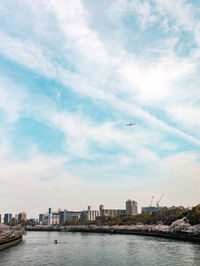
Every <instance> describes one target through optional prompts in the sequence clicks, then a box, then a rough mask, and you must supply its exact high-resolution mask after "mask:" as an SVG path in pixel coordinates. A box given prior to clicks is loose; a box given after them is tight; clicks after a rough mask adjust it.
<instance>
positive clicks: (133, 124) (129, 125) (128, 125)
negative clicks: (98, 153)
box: [126, 123, 136, 127]
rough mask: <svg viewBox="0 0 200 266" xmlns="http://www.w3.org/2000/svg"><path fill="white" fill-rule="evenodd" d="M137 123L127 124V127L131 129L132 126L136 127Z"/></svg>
mask: <svg viewBox="0 0 200 266" xmlns="http://www.w3.org/2000/svg"><path fill="white" fill-rule="evenodd" d="M135 125H136V123H129V124H126V126H127V127H131V126H135Z"/></svg>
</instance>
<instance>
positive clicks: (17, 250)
mask: <svg viewBox="0 0 200 266" xmlns="http://www.w3.org/2000/svg"><path fill="white" fill-rule="evenodd" d="M55 239H57V240H58V243H57V244H55V243H54V240H55ZM0 265H1V266H18V265H19V266H23V265H24V266H29V265H37V266H39V265H83V266H84V265H85V266H88V265H92V266H95V265H111V266H112V265H113V266H114V265H115V266H117V265H120V266H121V265H134V266H137V265H145V266H146V265H148V266H151V265H153V266H155V265H158V266H164V265H166V266H176V265H181V266H184V265H188V266H193V265H195V266H199V265H200V245H199V244H195V243H190V242H182V241H176V240H168V239H162V238H152V237H145V236H135V235H110V234H94V233H91V234H88V233H68V232H28V233H27V235H26V236H24V241H23V242H22V243H21V244H19V245H17V246H15V247H12V248H9V249H7V250H4V251H1V252H0Z"/></svg>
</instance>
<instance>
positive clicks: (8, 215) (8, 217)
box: [4, 213, 12, 224]
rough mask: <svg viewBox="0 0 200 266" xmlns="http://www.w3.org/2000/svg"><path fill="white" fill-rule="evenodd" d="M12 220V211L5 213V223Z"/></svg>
mask: <svg viewBox="0 0 200 266" xmlns="http://www.w3.org/2000/svg"><path fill="white" fill-rule="evenodd" d="M11 220H12V213H5V214H4V224H7V223H10V222H11Z"/></svg>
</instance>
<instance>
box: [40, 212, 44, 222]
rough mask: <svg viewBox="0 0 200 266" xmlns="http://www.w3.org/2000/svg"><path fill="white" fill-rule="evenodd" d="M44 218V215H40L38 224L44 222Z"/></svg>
mask: <svg viewBox="0 0 200 266" xmlns="http://www.w3.org/2000/svg"><path fill="white" fill-rule="evenodd" d="M44 218H45V214H44V213H40V214H39V223H40V224H42V223H43V222H44Z"/></svg>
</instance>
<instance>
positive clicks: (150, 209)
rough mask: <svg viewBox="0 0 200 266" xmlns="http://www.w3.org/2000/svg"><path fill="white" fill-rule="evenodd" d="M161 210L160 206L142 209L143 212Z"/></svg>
mask: <svg viewBox="0 0 200 266" xmlns="http://www.w3.org/2000/svg"><path fill="white" fill-rule="evenodd" d="M158 210H159V207H158V206H149V207H142V212H156V211H158Z"/></svg>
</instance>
